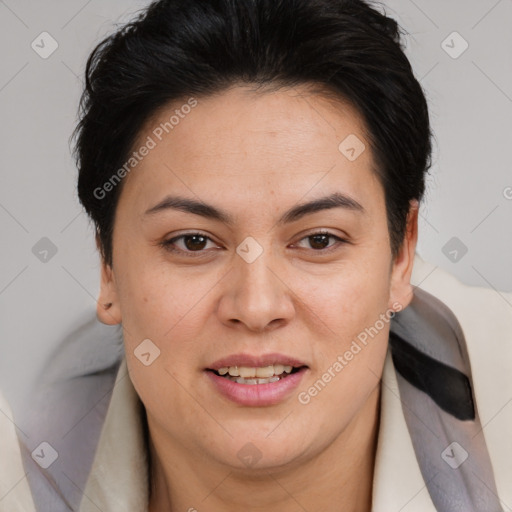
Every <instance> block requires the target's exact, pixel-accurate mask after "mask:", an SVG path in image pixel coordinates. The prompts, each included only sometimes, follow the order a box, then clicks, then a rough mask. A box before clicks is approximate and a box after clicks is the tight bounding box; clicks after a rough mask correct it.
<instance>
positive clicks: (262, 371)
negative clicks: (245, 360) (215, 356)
mask: <svg viewBox="0 0 512 512" xmlns="http://www.w3.org/2000/svg"><path fill="white" fill-rule="evenodd" d="M292 369H293V366H285V365H282V364H274V365H270V366H263V367H260V368H250V367H248V366H229V367H227V366H225V367H223V368H219V369H218V370H217V372H218V373H219V375H227V374H229V375H230V376H231V377H241V378H243V379H254V378H255V377H256V378H257V379H268V378H270V377H272V376H273V375H276V376H277V375H281V374H282V373H283V372H284V373H291V371H292ZM245 383H247V381H246V382H245ZM256 383H257V382H256V381H255V382H254V384H256Z"/></svg>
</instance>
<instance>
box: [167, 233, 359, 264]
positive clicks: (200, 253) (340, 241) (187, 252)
mask: <svg viewBox="0 0 512 512" xmlns="http://www.w3.org/2000/svg"><path fill="white" fill-rule="evenodd" d="M317 235H327V236H329V237H330V238H334V239H336V241H337V243H336V244H334V245H332V246H330V247H327V248H325V249H310V250H311V251H313V252H315V253H322V254H327V253H330V252H331V251H333V250H336V249H338V248H339V246H340V245H344V244H348V243H350V242H349V241H348V240H346V239H344V238H340V237H339V236H336V235H334V234H333V233H330V232H329V231H316V232H314V233H311V234H309V235H307V236H305V237H303V238H301V239H300V240H299V242H302V241H303V240H306V239H308V238H312V237H314V236H317ZM193 236H201V237H204V238H206V239H207V240H209V241H213V240H212V239H211V238H210V237H209V236H207V235H205V234H204V233H200V232H190V233H184V234H182V235H179V236H176V237H174V238H171V239H169V240H164V241H162V242H161V243H160V244H159V245H161V246H162V247H163V248H164V249H165V250H166V251H169V252H174V253H181V254H182V255H184V256H186V257H191V258H198V257H201V256H204V254H205V252H204V251H205V250H206V249H201V250H199V251H190V250H183V249H175V248H173V247H172V246H173V245H174V244H175V243H176V242H177V241H178V240H181V239H182V238H187V237H193Z"/></svg>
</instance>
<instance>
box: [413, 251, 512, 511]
mask: <svg viewBox="0 0 512 512" xmlns="http://www.w3.org/2000/svg"><path fill="white" fill-rule="evenodd" d="M412 281H413V284H414V285H416V286H418V288H420V289H421V290H424V291H426V292H428V293H429V294H431V295H433V296H434V297H436V298H437V299H439V300H440V301H441V302H442V303H443V304H444V305H445V306H447V307H448V308H449V310H451V312H452V313H453V314H454V316H455V317H456V319H457V321H458V324H459V326H458V327H460V329H461V331H462V333H463V337H464V339H465V340H466V347H467V352H468V356H469V361H470V365H471V374H472V378H473V392H474V396H475V401H476V404H477V407H478V413H479V416H480V420H481V425H482V431H483V434H484V437H485V441H486V444H487V448H488V451H489V455H490V458H491V461H492V466H493V469H494V473H495V480H496V486H497V488H498V491H499V496H500V498H501V499H502V500H504V501H505V502H507V503H512V488H511V487H510V480H511V479H512V465H511V464H510V461H511V460H512V438H511V437H510V432H512V379H511V378H510V375H511V373H512V293H509V292H503V291H501V290H499V289H493V288H490V287H477V286H468V285H465V284H463V283H461V282H460V281H459V280H458V279H456V278H455V277H454V276H453V275H451V274H450V273H448V272H446V271H444V270H443V269H441V268H439V267H437V266H436V265H433V264H430V263H427V262H425V261H424V260H423V259H421V258H420V257H419V256H417V257H416V260H415V269H414V272H413V278H412Z"/></svg>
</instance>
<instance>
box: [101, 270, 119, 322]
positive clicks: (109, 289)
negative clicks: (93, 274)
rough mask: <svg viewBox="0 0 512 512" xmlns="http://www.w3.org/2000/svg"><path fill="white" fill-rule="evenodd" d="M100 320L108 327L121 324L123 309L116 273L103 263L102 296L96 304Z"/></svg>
mask: <svg viewBox="0 0 512 512" xmlns="http://www.w3.org/2000/svg"><path fill="white" fill-rule="evenodd" d="M96 314H97V316H98V320H99V321H100V322H102V323H104V324H107V325H117V324H120V323H121V309H120V304H119V297H118V293H117V287H116V282H115V278H114V271H113V270H112V267H111V266H110V265H108V264H107V263H105V262H104V261H102V264H101V282H100V294H99V297H98V301H97V304H96Z"/></svg>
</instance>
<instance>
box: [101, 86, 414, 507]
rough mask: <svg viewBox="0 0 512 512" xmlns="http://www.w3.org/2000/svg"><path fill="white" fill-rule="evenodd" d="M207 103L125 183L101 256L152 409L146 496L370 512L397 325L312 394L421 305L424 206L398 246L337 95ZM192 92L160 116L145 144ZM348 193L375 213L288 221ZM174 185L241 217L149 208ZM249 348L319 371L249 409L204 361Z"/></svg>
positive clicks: (356, 124) (146, 130) (224, 98)
mask: <svg viewBox="0 0 512 512" xmlns="http://www.w3.org/2000/svg"><path fill="white" fill-rule="evenodd" d="M197 99H198V105H197V106H196V107H195V109H193V110H192V111H191V113H190V114H188V115H187V116H185V118H184V119H181V120H180V123H179V125H177V126H175V127H174V129H173V130H172V131H171V132H170V133H169V134H168V135H166V136H165V138H163V140H162V141H161V142H159V143H158V144H157V146H156V147H155V148H154V149H152V150H151V151H150V153H149V154H148V155H147V156H146V157H145V158H144V159H143V161H142V162H140V163H139V164H138V165H137V167H136V169H134V170H133V171H132V172H131V173H130V174H129V175H128V177H127V178H126V181H125V183H124V185H123V190H122V193H121V196H120V200H119V204H118V207H117V211H116V218H115V224H114V234H113V265H112V267H109V266H108V265H105V264H103V266H102V275H101V291H100V297H99V301H98V316H99V318H100V320H102V321H103V322H105V323H107V324H117V323H121V322H122V325H123V329H124V339H125V348H126V357H127V365H128V369H129V372H130V377H131V379H132V381H133V384H134V387H135V389H136V391H137V393H138V394H139V396H140V398H141V400H142V402H143V403H144V406H145V408H146V414H147V422H148V428H149V433H150V453H151V471H152V474H153V476H152V490H151V499H150V504H149V509H150V511H153V512H154V511H158V510H168V511H173V512H174V511H185V510H190V509H192V510H193V509H194V508H195V509H197V510H198V511H199V512H201V511H203V510H208V511H209V512H216V511H223V512H226V511H235V510H236V511H239V510H249V509H250V510H253V511H257V510H261V511H266V512H274V511H275V512H277V511H279V512H292V511H293V512H295V511H304V510H308V511H313V510H314V511H318V512H319V511H333V512H334V511H339V510H344V511H345V512H350V511H358V512H359V511H369V510H370V508H371V488H372V479H373V467H374V461H375V450H376V441H377V434H378V424H379V401H380V378H381V375H382V371H383V365H384V359H385V356H386V351H387V346H388V334H389V324H388V323H386V324H385V327H384V328H383V329H381V330H380V331H379V333H378V335H377V336H375V337H374V338H373V339H372V340H371V341H370V342H369V343H368V344H367V346H365V347H364V348H363V349H362V350H361V351H360V352H359V353H358V354H357V355H356V356H354V358H353V359H352V360H351V361H350V362H349V364H347V366H346V367H345V368H343V370H342V371H341V372H339V373H338V374H336V377H335V378H333V379H332V380H331V381H330V382H329V383H328V385H327V386H325V388H324V389H323V390H322V391H321V392H320V393H318V394H317V395H316V396H315V397H314V398H312V399H311V401H310V402H309V403H308V404H307V405H303V404H301V403H300V402H299V401H298V398H297V395H298V393H299V392H303V391H307V390H308V388H310V387H311V386H312V385H313V384H314V383H315V382H316V381H317V380H318V379H319V378H320V377H321V376H322V374H323V373H324V372H325V371H327V369H328V368H329V367H331V366H332V365H333V363H334V362H335V361H336V360H337V356H338V355H342V354H344V353H345V351H346V350H348V349H349V347H350V345H351V343H352V341H353V340H354V339H355V338H356V337H357V335H358V334H359V333H361V332H362V331H364V329H365V328H367V327H370V326H373V325H374V324H375V322H376V321H377V320H378V319H379V316H380V315H381V314H383V313H385V312H386V311H389V310H392V309H398V310H399V309H403V308H405V307H406V306H407V305H408V304H409V302H410V300H411V297H412V288H411V285H410V276H411V271H412V264H413V259H414V251H415V246H416V238H417V203H416V202H412V203H411V210H410V215H409V219H408V229H407V234H406V237H405V239H404V243H403V246H402V248H401V250H400V253H399V254H398V256H397V257H396V258H393V256H392V253H391V248H390V239H389V232H388V227H387V221H386V208H385V199H384V190H383V188H382V186H381V184H380V182H379V180H378V178H377V176H376V174H375V172H374V171H373V165H374V162H373V159H372V154H371V149H370V146H369V143H368V141H367V137H366V136H365V127H364V124H363V122H362V120H361V118H360V116H359V115H358V113H357V111H356V110H354V109H353V108H352V107H351V106H350V105H347V104H345V103H343V102H341V101H340V100H337V101H334V100H332V99H327V96H325V95H321V94H320V93H319V92H318V91H316V92H315V91H313V90H311V89H310V88H308V87H306V86H302V87H300V88H299V87H295V88H293V89H291V88H282V89H279V90H267V91H257V92H256V91H254V90H252V89H251V88H249V87H247V86H241V85H240V86H236V87H233V88H231V89H230V90H227V91H224V92H222V93H220V94H218V95H215V96H211V97H207V98H197ZM185 101H186V100H185ZM185 101H184V102H183V103H185ZM180 105H181V104H178V103H173V104H172V105H168V106H166V108H165V109H163V110H161V111H160V112H159V113H158V114H157V115H156V116H154V118H153V119H151V120H150V121H149V122H148V123H147V125H145V126H144V127H143V128H142V129H141V132H140V137H139V142H143V141H144V140H146V137H147V136H148V135H151V132H152V130H153V129H154V128H155V126H158V124H159V123H160V122H164V121H166V120H168V119H169V116H170V115H172V113H173V112H174V110H175V109H176V108H179V107H180ZM350 134H356V135H357V137H358V138H359V139H360V140H361V141H363V142H364V143H365V145H366V150H365V151H363V153H362V154H361V155H360V156H359V157H358V158H357V159H356V160H355V161H353V162H351V161H349V160H348V159H347V158H346V157H345V156H344V155H343V154H342V153H341V152H340V151H339V150H338V146H339V144H340V142H341V141H343V140H344V139H345V138H346V137H347V136H348V135H350ZM334 192H339V193H342V194H344V195H346V196H348V197H350V198H352V199H353V200H355V201H357V202H358V203H359V204H360V205H361V206H362V207H363V210H362V211H357V210H352V209H347V208H332V209H324V210H321V211H318V212H315V213H313V214H309V215H306V216H304V217H302V218H300V219H298V220H296V221H294V222H291V223H288V224H283V225H281V224H279V223H277V220H278V219H279V218H280V217H281V216H282V215H283V213H284V212H285V211H287V210H288V209H290V208H292V207H293V206H296V205H297V204H298V203H301V202H307V201H311V200H313V199H317V198H320V197H322V196H326V195H329V194H332V193H334ZM171 193H172V194H173V195H180V196H183V197H186V198H191V199H199V200H201V201H203V202H205V203H208V204H211V205H214V206H215V207H217V208H220V209H222V210H224V211H226V212H227V213H229V214H230V215H232V216H233V218H234V224H233V225H232V226H229V225H226V224H224V223H222V222H219V221H217V220H213V219H211V218H203V217H201V216H199V215H195V214H192V213H187V212H183V211H178V210H173V209H165V210H162V211H159V212H157V213H154V214H148V215H146V214H145V212H146V211H147V210H148V209H150V208H152V207H153V206H155V205H156V204H157V203H159V202H160V201H161V200H162V199H163V198H164V197H165V196H166V195H168V194H171ZM197 230H199V231H200V232H201V234H203V235H206V236H208V237H209V239H208V240H206V241H204V240H203V241H202V245H201V244H199V247H198V245H194V244H193V242H194V240H190V238H189V239H180V240H178V241H176V242H175V243H174V246H173V247H174V249H176V250H177V251H179V250H180V249H181V251H182V252H181V253H180V252H172V251H169V250H168V249H166V248H165V247H163V246H162V245H160V243H161V242H162V241H165V240H170V239H171V238H173V237H176V236H179V235H182V234H184V233H191V232H192V233H194V232H195V231H197ZM321 230H327V231H329V232H330V233H331V234H332V235H333V236H334V237H333V238H328V239H327V240H326V241H325V242H324V244H323V245H321V244H319V243H318V239H311V238H310V236H311V235H313V234H315V233H318V232H319V231H321ZM248 236H251V237H253V238H254V239H255V240H256V241H257V242H258V243H259V244H260V246H261V247H262V249H263V253H262V254H261V255H260V256H259V257H258V258H257V259H256V260H255V261H254V262H252V263H248V262H246V261H245V260H244V259H243V258H241V257H240V256H239V255H238V254H237V252H236V248H237V246H238V245H239V244H240V243H241V242H242V241H243V240H244V239H245V238H246V237H248ZM308 237H309V238H308ZM335 237H340V238H341V239H344V240H346V242H345V243H340V242H338V240H337V239H336V238H335ZM187 240H188V245H186V244H185V243H186V242H187ZM191 242H192V243H191ZM196 244H197V240H196ZM323 247H327V248H323ZM329 249H330V251H329ZM187 250H188V254H192V256H187V255H185V254H184V252H186V251H187ZM198 253H199V254H200V255H199V256H197V254H198ZM110 302H111V303H112V304H113V305H112V307H110V308H109V309H108V310H105V309H104V307H103V306H102V305H103V304H105V303H110ZM147 338H149V339H151V340H152V342H153V343H154V344H155V345H156V346H158V348H159V349H160V351H161V353H160V356H159V357H158V358H157V359H156V360H155V361H154V362H153V363H152V364H151V365H150V366H144V365H143V364H141V362H140V361H139V360H138V359H137V358H136V357H135V355H134V350H135V349H136V347H137V346H138V345H139V344H140V343H141V341H142V340H144V339H147ZM241 352H244V353H249V354H253V355H259V354H264V353H269V352H279V353H283V354H287V355H290V356H293V357H295V358H298V359H300V360H302V361H303V362H305V364H307V366H308V370H307V372H306V374H305V375H304V377H303V379H302V381H301V383H300V385H299V387H298V389H297V390H296V391H295V392H293V393H292V394H291V395H290V396H289V397H287V398H286V399H285V400H284V401H282V402H281V403H279V404H277V405H272V406H263V407H248V406H241V405H237V404H235V403H233V402H232V401H230V400H228V399H226V398H225V397H223V396H222V395H220V394H219V393H218V392H217V391H216V389H215V388H214V387H213V385H212V384H211V382H210V379H208V378H207V375H206V374H205V372H204V369H205V368H206V367H208V365H209V364H211V363H212V362H214V361H215V360H217V359H219V358H221V357H226V356H229V355H231V354H236V353H241ZM248 442H250V443H252V444H253V445H254V446H255V447H256V448H257V450H258V451H259V453H260V454H261V458H260V459H259V460H258V462H257V463H256V464H255V465H253V466H251V467H248V466H247V465H246V464H244V462H243V461H242V460H240V459H239V458H238V457H237V454H238V452H239V450H240V449H241V448H242V447H243V446H244V445H246V444H247V443H248Z"/></svg>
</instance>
